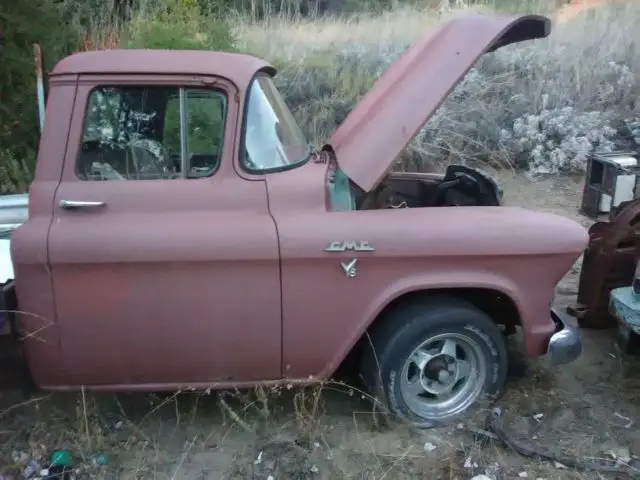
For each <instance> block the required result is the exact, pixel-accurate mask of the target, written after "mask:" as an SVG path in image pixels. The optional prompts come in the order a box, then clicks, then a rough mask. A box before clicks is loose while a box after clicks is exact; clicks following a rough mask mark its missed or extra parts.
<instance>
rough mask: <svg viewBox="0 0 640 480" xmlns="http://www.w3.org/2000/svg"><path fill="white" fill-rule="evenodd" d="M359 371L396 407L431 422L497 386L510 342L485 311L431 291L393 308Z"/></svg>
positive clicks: (451, 416) (455, 413)
mask: <svg viewBox="0 0 640 480" xmlns="http://www.w3.org/2000/svg"><path fill="white" fill-rule="evenodd" d="M362 370H363V371H362V373H363V378H364V380H365V383H366V384H367V386H368V387H369V388H370V389H371V391H373V392H375V393H376V396H377V397H378V399H379V400H380V401H382V403H383V404H384V405H385V406H386V407H387V409H388V410H389V411H390V412H391V413H392V414H394V415H395V416H397V417H399V419H400V420H402V421H404V422H407V423H410V424H412V425H416V426H421V427H434V426H439V425H443V424H447V423H450V422H451V421H453V420H455V419H456V418H458V417H459V416H461V415H462V414H464V413H466V412H468V411H469V410H470V409H471V408H472V407H474V406H475V405H476V404H477V402H478V401H479V400H480V399H481V398H482V397H484V396H487V395H489V396H490V395H496V394H497V393H499V392H500V390H501V389H502V387H503V386H504V383H505V380H506V374H507V349H506V346H505V344H504V340H503V337H502V334H501V332H500V330H499V329H498V327H497V326H496V325H495V324H494V322H493V321H492V320H491V318H490V317H489V316H487V315H486V314H485V313H484V312H482V311H481V310H479V309H477V308H476V307H474V306H473V305H471V304H470V303H468V302H466V301H463V300H458V299H455V298H449V297H440V298H432V299H428V300H425V301H421V302H416V303H411V304H407V305H405V306H402V307H399V308H397V309H395V310H394V311H393V312H392V313H391V315H390V316H389V317H388V318H386V319H385V320H384V322H383V324H382V325H381V326H380V327H379V328H377V329H375V330H374V332H373V333H372V335H371V345H370V346H369V347H368V348H366V349H365V355H364V359H363V367H362Z"/></svg>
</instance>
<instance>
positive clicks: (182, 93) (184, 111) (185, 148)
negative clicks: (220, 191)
mask: <svg viewBox="0 0 640 480" xmlns="http://www.w3.org/2000/svg"><path fill="white" fill-rule="evenodd" d="M158 87H160V88H168V89H173V90H175V91H176V94H177V96H178V101H179V118H180V166H181V171H180V176H179V177H175V178H157V179H152V181H158V180H159V181H164V180H171V181H173V180H205V179H210V178H211V177H213V176H214V175H215V174H216V173H217V172H218V171H219V170H220V167H221V165H222V162H223V155H224V152H225V151H226V150H225V142H226V136H227V123H228V119H229V94H228V92H227V91H225V90H224V89H222V88H215V87H209V86H199V85H189V84H187V85H177V84H164V83H155V82H148V83H143V82H135V83H130V82H123V83H117V82H113V83H112V82H101V83H98V84H95V85H92V86H91V88H90V89H89V91H88V93H87V96H86V101H85V108H84V112H83V119H82V123H81V131H80V138H79V145H78V150H77V152H76V155H75V160H74V167H73V173H74V176H75V177H76V179H77V180H79V181H81V182H105V181H106V182H111V181H114V180H96V179H90V178H83V175H82V174H81V172H80V171H79V168H78V167H79V164H80V162H79V160H80V156H81V155H82V145H83V143H84V136H85V133H86V131H87V126H88V123H89V122H88V121H89V112H90V108H91V100H92V95H94V93H95V92H96V91H99V90H101V89H105V88H113V89H120V90H121V91H123V90H126V89H129V88H141V89H148V90H153V89H154V88H158ZM188 91H197V92H208V93H212V94H215V95H218V97H219V98H220V100H221V103H222V131H221V134H220V145H219V153H218V162H217V163H216V165H215V168H213V169H212V170H211V172H209V173H208V174H207V175H201V176H189V174H188V173H189V169H185V166H188V165H189V159H188V153H189V145H188V121H189V117H188V113H189V112H188V106H187V96H188V95H187V92H188ZM173 98H174V97H173V96H172V95H170V96H167V101H166V103H165V109H164V118H163V120H162V121H163V127H162V128H163V132H162V135H163V140H164V133H165V132H164V128H165V120H166V111H167V105H168V104H169V101H170V100H172V99H173ZM123 180H125V181H127V182H131V181H133V182H139V181H143V182H147V181H149V180H148V179H136V178H124V179H123ZM116 181H120V180H116Z"/></svg>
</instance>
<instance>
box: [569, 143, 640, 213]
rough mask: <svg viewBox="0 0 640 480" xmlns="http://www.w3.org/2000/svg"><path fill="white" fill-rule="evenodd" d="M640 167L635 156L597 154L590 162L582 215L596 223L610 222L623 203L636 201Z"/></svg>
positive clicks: (588, 163) (581, 204) (585, 183)
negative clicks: (602, 220) (596, 221)
mask: <svg viewBox="0 0 640 480" xmlns="http://www.w3.org/2000/svg"><path fill="white" fill-rule="evenodd" d="M638 174H640V167H639V166H638V159H637V157H636V155H635V154H634V153H629V152H612V153H594V154H592V155H590V156H589V158H588V160H587V174H586V176H585V182H584V189H583V191H582V201H581V203H580V213H581V214H582V215H585V216H587V217H589V218H592V219H594V220H601V219H609V220H611V218H612V217H613V215H614V211H615V209H616V208H617V207H618V206H620V204H621V203H622V202H627V201H630V200H633V199H635V198H636V197H637V195H638V194H639V193H640V191H638V189H637V182H638Z"/></svg>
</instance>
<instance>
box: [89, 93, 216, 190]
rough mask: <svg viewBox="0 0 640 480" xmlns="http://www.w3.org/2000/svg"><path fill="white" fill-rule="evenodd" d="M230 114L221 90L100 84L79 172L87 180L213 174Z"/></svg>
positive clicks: (92, 97) (91, 100)
mask: <svg viewBox="0 0 640 480" xmlns="http://www.w3.org/2000/svg"><path fill="white" fill-rule="evenodd" d="M226 114H227V97H226V94H225V93H224V92H222V91H220V90H211V89H197V88H178V87H165V86H101V87H96V88H94V89H93V90H92V91H91V92H90V94H89V100H88V105H87V112H86V116H85V122H84V129H83V137H82V145H81V148H80V154H79V156H78V160H77V163H76V174H77V176H78V177H79V178H80V179H81V180H87V181H104V180H169V179H192V178H203V177H209V176H211V175H213V174H214V173H215V171H216V170H217V169H218V166H219V165H220V161H221V158H222V147H223V143H224V128H225V121H226Z"/></svg>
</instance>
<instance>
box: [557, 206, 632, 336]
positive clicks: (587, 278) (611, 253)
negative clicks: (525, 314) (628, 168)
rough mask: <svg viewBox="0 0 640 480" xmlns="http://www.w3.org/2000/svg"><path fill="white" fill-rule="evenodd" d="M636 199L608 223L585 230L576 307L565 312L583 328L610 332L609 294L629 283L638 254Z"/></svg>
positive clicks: (600, 223) (611, 320)
mask: <svg viewBox="0 0 640 480" xmlns="http://www.w3.org/2000/svg"><path fill="white" fill-rule="evenodd" d="M639 227H640V199H636V200H632V201H629V202H624V203H622V204H621V205H620V206H619V208H617V209H615V210H614V216H613V219H612V221H610V222H607V221H602V222H597V223H594V224H593V225H592V226H591V228H590V229H589V245H588V247H587V249H586V251H585V253H584V258H583V261H582V270H581V272H580V282H579V285H578V299H577V304H575V305H573V306H570V307H569V308H568V309H567V310H568V312H569V313H570V314H571V315H574V316H575V317H576V318H577V319H578V322H579V324H580V326H582V327H585V328H594V329H601V328H613V327H615V326H616V325H617V321H616V319H615V317H613V316H612V315H611V314H610V313H609V292H610V291H611V290H612V289H614V288H618V287H624V286H628V285H631V283H632V282H633V276H634V271H635V267H636V260H637V258H638V256H639V254H640V244H639V242H638V228H639Z"/></svg>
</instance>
